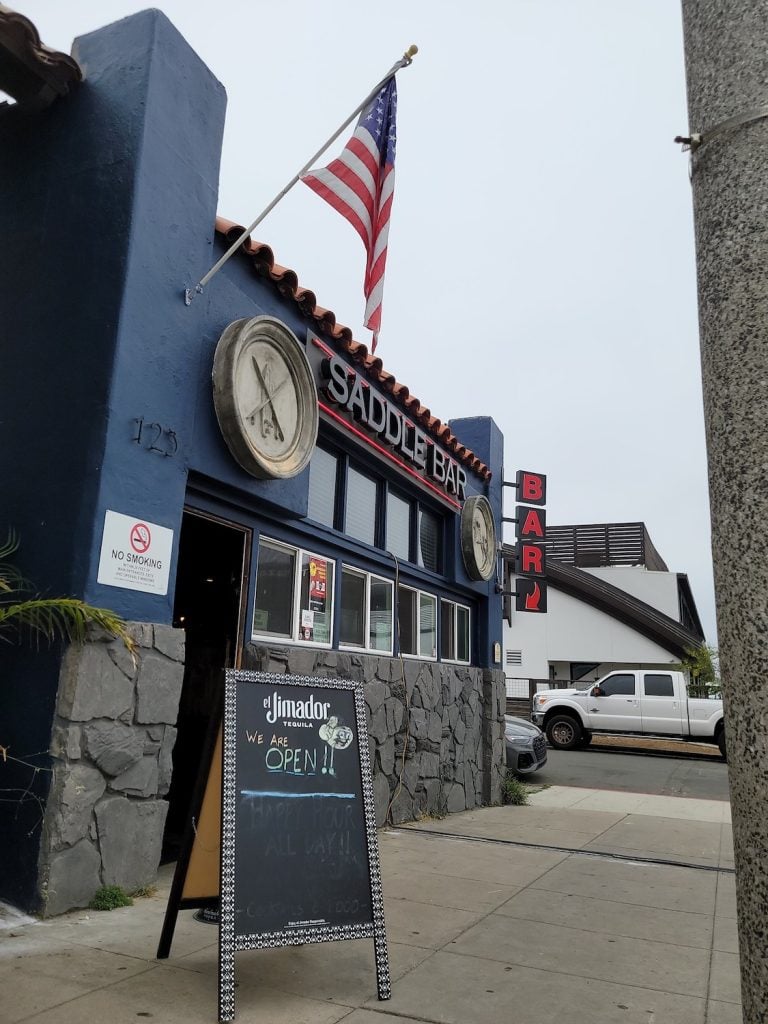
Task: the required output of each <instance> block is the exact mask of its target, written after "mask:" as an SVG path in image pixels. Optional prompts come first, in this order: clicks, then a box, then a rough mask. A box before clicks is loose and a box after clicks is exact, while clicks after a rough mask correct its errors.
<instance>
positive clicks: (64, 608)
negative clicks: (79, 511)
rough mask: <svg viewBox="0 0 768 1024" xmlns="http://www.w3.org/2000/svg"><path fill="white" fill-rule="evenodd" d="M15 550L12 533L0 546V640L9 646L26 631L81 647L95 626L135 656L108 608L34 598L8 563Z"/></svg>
mask: <svg viewBox="0 0 768 1024" xmlns="http://www.w3.org/2000/svg"><path fill="white" fill-rule="evenodd" d="M18 548H19V542H18V540H17V539H16V536H15V534H14V533H13V532H10V533H9V534H8V538H7V540H6V541H5V543H4V544H2V545H0V640H5V641H6V642H12V641H13V640H14V639H16V640H18V639H20V637H21V635H22V634H23V633H24V631H28V632H30V633H31V634H32V635H33V636H36V637H37V638H38V640H39V639H40V638H41V637H42V638H43V639H45V640H47V641H48V642H49V643H50V642H51V641H52V640H54V639H55V638H56V637H58V636H62V637H65V638H66V639H67V640H71V641H74V642H75V643H82V642H83V640H84V639H85V634H86V630H87V627H88V626H89V625H95V626H99V627H101V629H103V630H105V631H106V632H107V633H111V634H112V636H115V637H118V638H119V639H120V640H122V641H123V643H124V644H125V646H126V647H127V648H128V650H129V651H130V652H131V653H132V654H133V653H134V651H135V648H136V644H135V641H134V640H133V639H132V638H131V637H130V636H129V634H128V630H127V626H126V624H125V622H124V621H123V620H122V619H121V618H120V616H119V615H116V614H115V613H114V612H112V611H110V610H109V609H108V608H96V607H94V606H93V605H90V604H86V603H85V601H79V600H77V599H76V598H73V597H39V596H37V595H33V594H32V593H31V590H32V588H31V587H30V584H29V583H27V582H26V580H24V578H23V577H22V576H21V574H20V573H19V571H18V569H16V568H15V566H13V565H11V564H10V563H9V562H8V558H10V557H11V556H12V555H13V554H15V553H16V551H17V550H18ZM25 595H26V596H25Z"/></svg>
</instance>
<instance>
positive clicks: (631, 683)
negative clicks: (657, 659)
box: [586, 672, 642, 732]
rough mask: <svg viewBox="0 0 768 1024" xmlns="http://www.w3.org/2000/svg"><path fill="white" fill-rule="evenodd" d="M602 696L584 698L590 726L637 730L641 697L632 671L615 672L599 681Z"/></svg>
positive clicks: (609, 729) (592, 727)
mask: <svg viewBox="0 0 768 1024" xmlns="http://www.w3.org/2000/svg"><path fill="white" fill-rule="evenodd" d="M599 686H600V689H601V690H602V691H603V696H602V697H592V696H589V697H587V700H586V711H587V717H588V719H589V728H590V729H603V730H605V731H608V732H611V731H614V732H640V729H641V728H642V720H641V718H640V698H639V695H638V692H637V674H636V673H635V672H615V673H614V674H613V675H610V676H606V677H605V679H602V680H601V681H600V683H599Z"/></svg>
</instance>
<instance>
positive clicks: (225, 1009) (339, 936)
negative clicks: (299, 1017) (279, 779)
mask: <svg viewBox="0 0 768 1024" xmlns="http://www.w3.org/2000/svg"><path fill="white" fill-rule="evenodd" d="M238 682H246V683H266V684H270V685H274V686H286V685H287V686H311V687H314V688H317V689H326V690H352V691H354V700H355V716H356V721H357V735H358V749H359V753H360V774H361V778H362V791H363V810H364V815H365V834H366V842H367V847H368V867H369V875H370V886H371V906H372V908H373V915H372V916H373V921H372V922H371V923H366V924H355V925H329V926H328V927H319V928H307V929H301V930H298V929H285V930H283V931H273V932H261V933H253V934H251V935H239V936H235V845H236V844H235V807H236V789H237V778H236V764H235V755H236V736H237V684H238ZM223 736H224V756H223V786H222V790H223V792H222V816H221V923H220V927H219V1020H220V1021H231V1020H234V1017H235V951H236V950H244V949H274V948H275V947H278V946H297V945H304V944H309V943H313V942H335V941H339V940H343V939H369V938H373V948H374V955H375V959H376V987H377V991H378V997H379V999H389V998H390V996H391V995H392V987H391V982H390V974H389V955H388V952H387V935H386V930H385V927H384V893H383V890H382V883H381V864H380V861H379V843H378V836H377V833H376V808H375V804H374V799H373V775H372V771H371V758H370V750H369V745H368V741H367V740H368V721H367V717H366V711H365V697H364V695H363V687H362V685H361V684H360V683H355V682H352V681H351V680H348V679H326V678H318V677H317V676H289V675H279V674H278V673H275V672H253V671H246V670H239V669H227V672H226V682H225V689H224V732H223Z"/></svg>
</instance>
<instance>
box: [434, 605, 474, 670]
mask: <svg viewBox="0 0 768 1024" xmlns="http://www.w3.org/2000/svg"><path fill="white" fill-rule="evenodd" d="M469 655H470V649H469V608H467V606H466V605H463V604H456V602H455V601H445V600H441V601H440V657H441V658H442V659H443V661H458V662H460V663H461V664H463V665H466V664H469Z"/></svg>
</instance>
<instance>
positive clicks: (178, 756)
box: [162, 511, 250, 863]
mask: <svg viewBox="0 0 768 1024" xmlns="http://www.w3.org/2000/svg"><path fill="white" fill-rule="evenodd" d="M249 557H250V531H248V530H246V529H245V528H243V527H238V526H236V525H234V524H232V523H227V522H225V521H223V520H221V519H215V518H213V517H210V516H207V515H204V514H203V513H199V512H192V511H185V513H184V518H183V520H182V524H181V537H180V541H179V562H178V569H177V574H176V594H175V601H174V606H173V624H174V626H176V627H178V628H181V629H184V631H185V633H186V654H185V659H184V662H185V668H184V683H183V686H182V690H181V700H180V702H179V717H178V721H177V728H178V736H177V737H176V745H175V747H174V750H173V777H172V779H171V787H170V790H169V793H168V803H169V807H168V817H167V819H166V825H165V835H164V837H163V855H162V860H163V862H164V863H166V862H167V861H170V860H175V859H176V858H177V856H178V854H179V851H180V849H181V845H182V841H183V839H184V835H185V832H186V829H187V828H188V825H189V820H190V812H191V813H196V809H195V810H193V809H192V803H193V800H194V799H195V797H196V789H197V788H199V787H198V783H199V779H200V773H201V769H202V770H206V771H207V766H208V761H209V759H210V756H211V750H212V743H213V740H214V739H215V731H216V729H217V728H218V724H219V721H220V716H221V706H222V696H223V692H224V670H225V669H226V668H237V667H239V664H240V657H241V652H242V641H241V637H242V629H241V620H242V615H243V612H244V605H245V597H246V593H247V588H246V586H245V580H246V574H247V567H248V561H249Z"/></svg>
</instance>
